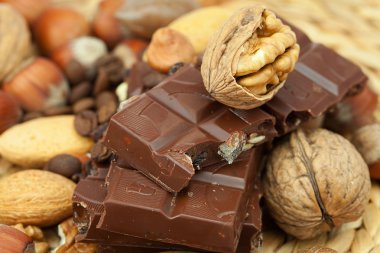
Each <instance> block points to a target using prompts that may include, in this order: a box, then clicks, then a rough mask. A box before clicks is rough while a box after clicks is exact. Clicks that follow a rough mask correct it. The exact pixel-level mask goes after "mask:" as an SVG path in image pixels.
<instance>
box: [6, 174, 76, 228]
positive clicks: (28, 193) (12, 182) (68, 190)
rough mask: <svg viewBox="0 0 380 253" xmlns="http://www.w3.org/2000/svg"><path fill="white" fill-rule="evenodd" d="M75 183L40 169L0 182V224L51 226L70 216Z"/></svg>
mask: <svg viewBox="0 0 380 253" xmlns="http://www.w3.org/2000/svg"><path fill="white" fill-rule="evenodd" d="M74 188H75V183H73V182H72V181H70V180H69V179H67V178H65V177H63V176H60V175H58V174H55V173H52V172H49V171H43V170H24V171H20V172H17V173H14V174H11V175H9V176H7V177H4V178H2V179H1V180H0V223H3V224H8V225H14V224H18V223H22V224H24V225H36V226H42V227H46V226H51V225H55V224H58V223H59V222H60V221H62V220H63V219H65V218H67V217H69V216H70V215H71V214H72V201H71V196H72V194H73V192H74Z"/></svg>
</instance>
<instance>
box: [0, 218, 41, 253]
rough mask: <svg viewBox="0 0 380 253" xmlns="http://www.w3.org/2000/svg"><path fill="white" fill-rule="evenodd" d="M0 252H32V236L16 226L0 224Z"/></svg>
mask: <svg viewBox="0 0 380 253" xmlns="http://www.w3.org/2000/svg"><path fill="white" fill-rule="evenodd" d="M0 252H3V253H12V252H20V253H34V252H35V248H34V243H33V240H32V238H30V237H29V236H27V235H26V234H24V233H23V232H21V231H19V230H18V229H16V228H13V227H10V226H7V225H3V224H0Z"/></svg>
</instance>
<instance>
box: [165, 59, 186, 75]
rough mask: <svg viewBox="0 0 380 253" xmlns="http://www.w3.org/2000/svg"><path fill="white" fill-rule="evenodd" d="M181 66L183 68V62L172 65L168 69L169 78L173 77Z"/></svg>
mask: <svg viewBox="0 0 380 253" xmlns="http://www.w3.org/2000/svg"><path fill="white" fill-rule="evenodd" d="M183 66H185V64H184V63H183V62H177V63H176V64H174V65H173V66H171V67H170V69H169V72H168V75H169V76H171V75H173V74H174V73H175V72H177V71H178V70H179V69H180V68H182V67H183Z"/></svg>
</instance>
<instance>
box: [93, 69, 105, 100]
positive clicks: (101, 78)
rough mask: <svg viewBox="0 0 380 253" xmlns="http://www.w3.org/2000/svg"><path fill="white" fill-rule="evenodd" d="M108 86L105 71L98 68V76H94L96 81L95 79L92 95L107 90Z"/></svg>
mask: <svg viewBox="0 0 380 253" xmlns="http://www.w3.org/2000/svg"><path fill="white" fill-rule="evenodd" d="M108 86H109V81H108V76H107V71H106V70H105V69H103V68H100V69H99V70H98V75H97V76H96V79H95V84H94V90H93V92H92V93H93V94H94V95H98V94H99V93H100V92H102V91H105V90H107V89H108Z"/></svg>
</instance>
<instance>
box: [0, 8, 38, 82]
mask: <svg viewBox="0 0 380 253" xmlns="http://www.w3.org/2000/svg"><path fill="white" fill-rule="evenodd" d="M0 17H1V22H0V83H1V82H2V81H4V79H5V78H6V77H7V76H8V75H9V74H11V72H12V71H13V70H14V69H15V68H17V67H18V66H19V65H20V63H21V62H22V61H23V60H25V59H26V58H27V57H29V56H30V55H31V52H32V49H31V48H32V47H31V39H30V32H29V29H28V25H27V23H26V21H25V19H24V17H23V16H21V14H19V13H18V12H17V11H16V10H15V9H13V8H12V7H11V6H10V5H8V4H0Z"/></svg>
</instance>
